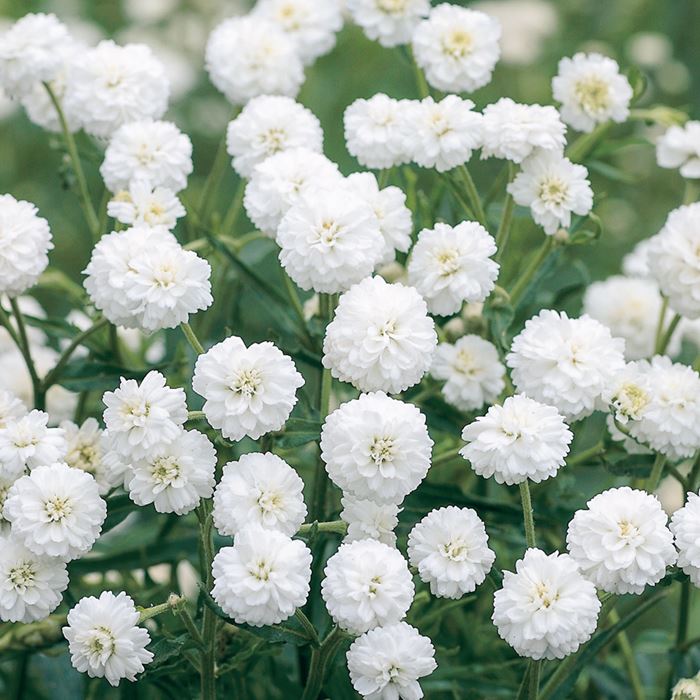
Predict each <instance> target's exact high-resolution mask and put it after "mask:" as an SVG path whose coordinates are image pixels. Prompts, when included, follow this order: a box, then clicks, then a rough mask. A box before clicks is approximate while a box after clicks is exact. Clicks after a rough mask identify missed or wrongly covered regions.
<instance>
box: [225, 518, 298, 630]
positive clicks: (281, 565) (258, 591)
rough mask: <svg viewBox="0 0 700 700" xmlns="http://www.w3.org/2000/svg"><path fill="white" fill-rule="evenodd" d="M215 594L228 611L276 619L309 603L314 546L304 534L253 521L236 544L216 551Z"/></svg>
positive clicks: (242, 618) (267, 621)
mask: <svg viewBox="0 0 700 700" xmlns="http://www.w3.org/2000/svg"><path fill="white" fill-rule="evenodd" d="M212 570H213V573H214V588H213V589H212V592H211V594H212V596H213V598H214V600H216V602H217V603H218V604H219V605H220V606H221V608H222V609H223V611H224V612H225V613H226V614H227V615H230V616H231V617H233V619H234V620H235V621H236V622H238V623H242V622H245V623H247V624H249V625H253V626H254V627H262V626H264V625H276V624H277V623H279V622H282V620H286V619H287V618H288V617H289V616H290V615H293V614H294V611H295V610H296V609H297V608H299V607H301V606H302V605H304V603H305V602H306V598H307V597H308V595H309V582H310V580H311V552H310V551H309V548H308V547H307V546H306V545H305V544H304V543H303V542H302V541H301V540H292V539H290V538H289V537H287V535H285V534H284V533H282V532H279V531H277V530H266V529H264V528H262V527H260V526H259V525H249V526H248V527H245V528H244V529H243V530H240V531H239V532H238V533H237V535H236V538H235V542H234V545H233V547H224V548H223V549H220V550H219V553H218V554H217V555H216V556H215V557H214V564H213V566H212Z"/></svg>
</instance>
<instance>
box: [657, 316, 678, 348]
mask: <svg viewBox="0 0 700 700" xmlns="http://www.w3.org/2000/svg"><path fill="white" fill-rule="evenodd" d="M680 322H681V315H680V314H674V316H673V318H672V319H671V323H669V324H668V328H667V329H666V332H665V333H664V334H663V335H662V337H661V339H660V340H659V341H658V343H657V346H656V354H657V355H663V354H664V353H665V352H666V348H667V347H668V345H669V343H670V342H671V338H672V337H673V334H674V333H675V332H676V328H678V324H679V323H680Z"/></svg>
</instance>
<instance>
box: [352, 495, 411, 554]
mask: <svg viewBox="0 0 700 700" xmlns="http://www.w3.org/2000/svg"><path fill="white" fill-rule="evenodd" d="M340 502H341V504H342V506H343V510H342V511H341V512H340V517H341V519H342V520H344V521H345V522H346V523H347V525H348V533H347V535H346V536H345V539H344V540H343V541H344V542H355V540H366V539H370V540H379V541H380V542H383V543H384V544H388V545H389V546H390V547H395V546H396V534H395V533H394V530H395V529H396V526H397V525H398V524H399V518H398V515H399V512H400V510H401V509H400V508H399V506H397V505H395V504H394V503H377V502H376V501H374V500H372V501H369V500H363V499H358V498H355V497H354V496H350V495H347V494H346V495H344V496H343V497H342V498H341V499H340Z"/></svg>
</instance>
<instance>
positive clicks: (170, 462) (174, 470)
mask: <svg viewBox="0 0 700 700" xmlns="http://www.w3.org/2000/svg"><path fill="white" fill-rule="evenodd" d="M151 476H152V477H153V481H155V483H156V484H161V485H163V486H170V485H171V484H172V483H173V482H174V481H175V480H176V479H177V478H178V477H179V476H180V465H179V464H178V463H177V459H176V458H175V457H173V456H168V457H158V459H156V460H155V462H153V464H152V465H151Z"/></svg>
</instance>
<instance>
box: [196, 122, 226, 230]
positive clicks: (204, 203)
mask: <svg viewBox="0 0 700 700" xmlns="http://www.w3.org/2000/svg"><path fill="white" fill-rule="evenodd" d="M228 158H229V156H228V153H227V152H226V133H225V132H224V135H223V136H222V138H221V140H220V141H219V145H218V147H217V149H216V155H215V156H214V163H213V164H212V166H211V170H210V171H209V175H207V179H206V181H205V182H204V188H203V189H202V195H201V197H200V198H199V206H198V207H197V218H198V219H199V221H201V222H202V223H203V224H208V223H209V210H210V209H211V201H212V198H213V197H214V195H215V194H216V192H217V190H218V187H219V185H220V184H221V178H222V175H223V173H224V170H225V169H226V164H227V163H228Z"/></svg>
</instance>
